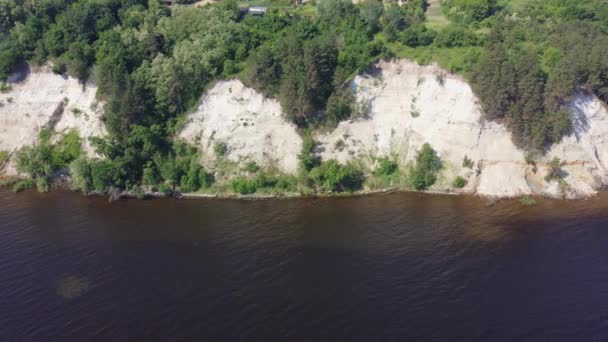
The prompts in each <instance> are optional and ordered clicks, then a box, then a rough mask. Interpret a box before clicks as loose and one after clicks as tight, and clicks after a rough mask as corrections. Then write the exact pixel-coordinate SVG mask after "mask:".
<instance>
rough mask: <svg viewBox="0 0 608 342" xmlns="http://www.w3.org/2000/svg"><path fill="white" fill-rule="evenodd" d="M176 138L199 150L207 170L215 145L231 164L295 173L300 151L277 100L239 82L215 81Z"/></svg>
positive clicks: (214, 157) (297, 137) (297, 141)
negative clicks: (222, 147) (223, 148)
mask: <svg viewBox="0 0 608 342" xmlns="http://www.w3.org/2000/svg"><path fill="white" fill-rule="evenodd" d="M179 137H181V138H183V139H185V140H186V141H189V142H192V143H194V144H195V145H197V146H198V147H200V150H201V152H202V156H203V164H205V165H206V166H211V167H213V165H214V163H215V161H216V155H215V153H214V146H215V144H217V143H223V144H225V145H226V147H227V154H226V157H227V158H228V159H229V160H231V161H234V162H247V161H254V162H256V163H258V164H259V165H261V166H266V167H276V168H277V169H279V170H281V171H283V172H287V173H295V172H296V171H297V168H298V159H297V155H298V153H300V149H301V148H302V139H301V138H300V136H299V135H298V133H297V132H296V127H295V126H294V125H293V124H291V123H289V122H287V121H286V120H285V119H284V117H283V115H282V111H281V105H280V104H279V103H278V101H276V100H272V99H267V98H265V97H264V96H263V95H262V94H259V93H258V92H256V91H255V90H253V89H251V88H247V87H245V86H244V85H243V83H241V82H240V81H238V80H231V81H222V82H218V83H217V84H216V85H215V86H214V87H213V88H212V89H211V90H209V92H208V93H207V94H206V95H205V96H204V97H203V99H202V101H201V104H200V106H199V107H198V109H197V110H196V112H195V113H193V114H192V115H190V117H189V119H188V122H187V123H186V126H185V127H184V129H183V130H182V131H181V133H180V134H179Z"/></svg>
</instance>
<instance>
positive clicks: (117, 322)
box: [0, 192, 608, 341]
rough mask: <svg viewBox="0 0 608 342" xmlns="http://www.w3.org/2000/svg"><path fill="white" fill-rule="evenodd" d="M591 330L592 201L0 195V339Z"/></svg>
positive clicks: (500, 335) (607, 300)
mask: <svg viewBox="0 0 608 342" xmlns="http://www.w3.org/2000/svg"><path fill="white" fill-rule="evenodd" d="M30 340H32V341H55V340H62V341H95V340H104V341H127V340H128V341H181V340H183V341H188V340H199V341H234V340H256V341H257V340H260V341H279V340H280V341H357V340H359V341H370V340H374V341H375V340H382V341H606V340H608V196H607V195H606V194H604V195H602V196H600V197H599V198H595V199H591V200H586V201H573V202H562V201H548V200H547V201H541V202H539V204H538V205H537V206H535V207H523V206H522V205H521V204H519V202H517V201H502V202H498V203H495V204H491V203H490V202H489V201H487V200H484V199H479V198H472V197H451V196H429V195H422V194H392V195H386V196H377V197H361V198H335V199H306V200H299V199H298V200H269V201H233V200H149V201H136V200H128V201H127V200H125V201H119V202H115V203H108V201H107V199H106V198H101V197H97V198H86V197H82V196H80V195H78V194H74V193H61V192H54V193H50V194H37V193H34V192H27V193H23V194H19V195H14V194H12V193H8V192H0V341H30Z"/></svg>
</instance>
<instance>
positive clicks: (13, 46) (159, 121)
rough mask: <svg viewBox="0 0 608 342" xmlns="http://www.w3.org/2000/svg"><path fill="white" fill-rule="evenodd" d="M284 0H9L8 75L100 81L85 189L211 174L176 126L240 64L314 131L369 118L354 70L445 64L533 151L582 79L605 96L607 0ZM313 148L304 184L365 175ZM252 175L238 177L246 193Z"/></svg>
mask: <svg viewBox="0 0 608 342" xmlns="http://www.w3.org/2000/svg"><path fill="white" fill-rule="evenodd" d="M274 3H275V2H273V4H274ZM276 3H277V4H278V5H277V6H274V5H273V6H272V8H270V11H269V13H267V15H265V16H264V17H253V16H243V15H241V14H240V13H239V9H238V4H237V2H235V1H222V2H220V3H218V4H215V5H211V6H205V7H203V8H198V7H193V6H187V5H182V6H173V7H172V8H168V7H165V6H162V5H161V3H160V2H159V1H158V0H67V1H66V0H27V1H26V0H6V1H2V2H0V79H5V78H6V77H7V76H8V74H9V73H10V72H11V70H13V68H14V67H15V66H16V64H17V63H18V62H20V61H27V62H29V63H33V64H41V63H43V62H45V61H49V60H50V61H52V62H53V64H54V68H55V71H56V72H58V73H63V72H67V73H69V74H71V75H72V76H75V77H78V78H79V79H81V80H83V81H84V80H86V79H94V80H95V82H96V83H97V85H98V87H99V94H98V95H99V97H101V98H102V99H104V100H105V101H106V103H107V105H106V108H105V118H104V119H105V123H106V126H107V128H108V131H109V136H108V137H107V138H106V139H104V140H103V141H101V140H100V141H97V142H96V146H97V147H98V152H99V156H100V158H99V159H88V158H86V157H79V158H77V160H78V161H77V162H74V164H73V167H72V170H73V171H74V173H75V179H78V180H80V181H79V182H77V183H78V184H80V187H81V188H83V189H84V190H91V189H94V190H99V191H105V190H107V189H108V188H109V187H117V188H120V189H132V188H139V187H146V188H149V189H156V190H159V191H174V190H177V191H196V190H199V189H204V188H208V187H209V186H211V184H212V183H213V178H214V177H212V176H211V174H210V173H208V172H207V171H206V170H205V169H203V168H202V167H200V166H198V163H197V161H198V158H199V157H200V156H199V155H198V154H197V152H196V151H195V150H194V149H191V148H189V147H185V146H183V144H181V143H179V142H175V141H173V136H174V134H175V132H176V131H177V130H178V128H179V125H180V123H181V122H183V118H184V116H185V113H187V112H188V110H190V109H191V108H193V107H194V106H195V105H196V103H197V102H198V100H199V98H200V96H201V94H202V92H203V91H204V90H205V89H206V87H207V86H208V85H209V84H210V83H211V82H213V81H214V80H217V79H220V78H225V77H232V76H234V75H238V76H239V77H240V78H242V79H243V80H244V81H245V82H246V83H247V84H248V85H250V86H253V87H254V88H256V89H258V90H260V91H262V92H264V93H265V94H267V95H270V96H274V97H277V98H278V99H279V100H280V102H281V104H282V106H283V108H284V109H285V111H286V114H287V116H288V117H289V119H290V120H292V121H293V122H295V123H296V124H297V125H298V126H300V127H301V128H303V129H308V128H311V127H317V126H321V125H326V126H333V125H336V124H337V123H338V122H339V121H341V120H345V119H348V118H349V117H352V116H355V115H360V114H361V113H360V110H359V109H358V108H356V107H355V101H354V98H353V94H352V92H351V91H350V90H349V88H348V87H347V83H348V81H349V80H350V79H351V78H352V77H353V76H354V75H356V74H358V73H361V72H363V71H364V70H366V69H367V68H368V67H369V66H370V65H371V64H372V63H373V62H374V61H376V60H378V59H379V58H383V57H390V56H398V57H410V58H415V59H417V60H419V61H421V62H430V61H437V62H439V63H440V64H441V65H443V66H444V67H446V68H448V69H449V70H450V71H452V72H459V73H462V74H463V75H464V76H465V77H468V78H469V79H470V81H471V82H472V84H473V87H474V89H475V91H476V93H477V94H478V95H479V96H480V98H481V101H482V104H483V108H484V111H485V114H486V117H487V118H488V119H490V120H499V121H502V122H504V123H505V124H506V125H507V127H509V129H510V130H511V131H512V132H513V139H514V141H515V143H516V144H517V145H518V146H520V147H523V148H526V149H528V150H530V151H533V152H542V151H543V149H545V148H546V147H547V146H549V145H550V144H551V143H554V142H557V141H559V140H560V139H561V137H563V136H564V135H565V134H568V133H569V132H570V130H571V127H570V117H569V115H568V113H567V111H566V110H565V108H564V105H565V104H566V103H567V101H568V100H569V97H570V96H571V95H572V94H573V93H574V92H575V91H577V89H579V88H582V89H586V90H588V91H591V92H593V93H595V94H596V95H598V96H599V97H600V98H602V99H603V100H608V58H606V57H605V56H608V51H607V49H608V41H607V40H608V38H607V35H606V30H607V29H608V4H607V3H606V2H605V1H602V0H531V1H524V2H522V1H519V0H441V1H439V0H430V1H427V0H411V1H409V2H407V4H405V5H402V6H398V5H396V4H383V3H382V2H380V1H377V0H369V1H366V2H362V3H360V4H357V5H354V4H352V3H351V1H348V0H318V1H316V5H314V4H312V3H311V4H307V5H306V6H305V7H294V6H291V5H289V4H288V3H287V2H281V1H277V2H276ZM279 5H280V6H279ZM41 145H43V144H41ZM38 148H40V146H39V147H38ZM26 152H27V153H31V152H32V151H29V152H28V151H27V150H25V151H24V152H22V154H23V155H25V154H26ZM305 152H306V153H303V154H302V155H301V156H300V157H301V158H300V159H301V161H302V164H303V168H302V169H303V172H302V175H303V176H302V175H301V177H299V179H300V182H299V183H300V184H299V187H300V188H301V187H313V188H316V189H319V190H325V191H342V190H348V191H350V190H354V189H357V188H359V187H360V186H361V182H360V181H359V180H360V178H361V177H360V174H359V173H358V172H355V171H353V170H354V169H355V168H356V167H354V166H352V165H351V166H349V165H339V164H337V163H334V162H332V161H326V162H324V163H321V162H320V161H318V160H316V159H315V158H314V154H313V153H312V149H309V150H308V151H305ZM313 171H314V172H313ZM32 175H33V176H34V177H39V176H38V175H34V174H32ZM47 176H48V173H47V172H46V171H45V173H44V174H43V175H41V176H40V177H39V178H44V177H47ZM378 176H379V175H375V177H376V178H377V177H378ZM256 177H257V176H255V177H253V175H246V176H245V177H244V178H243V179H246V180H247V182H249V183H251V184H255V185H256V186H255V187H256V188H261V187H265V186H266V185H268V184H281V185H280V187H285V188H289V189H293V186H292V183H290V182H291V181H289V182H287V183H289V184H290V185H285V182H282V181H280V180H277V182H274V180H273V181H270V182H268V180H267V179H266V180H265V179H261V178H263V177H261V176H260V179H257V178H256ZM383 177H387V176H386V175H384V176H383ZM279 178H280V177H279ZM431 178H433V177H432V175H430V176H429V175H427V176H424V177H422V178H420V182H417V184H420V186H421V187H425V186H426V185H427V184H429V183H431V182H428V180H430V179H431ZM252 179H253V180H252ZM336 179H337V180H339V182H338V183H340V184H335V182H334V180H336ZM247 182H244V181H243V182H239V181H235V183H234V185H233V189H234V190H235V191H238V192H243V191H245V192H249V191H250V190H251V186H249V185H251V184H249V185H247V184H246V183H247ZM243 184H245V185H246V186H243ZM277 186H279V185H277ZM241 190H243V191H241Z"/></svg>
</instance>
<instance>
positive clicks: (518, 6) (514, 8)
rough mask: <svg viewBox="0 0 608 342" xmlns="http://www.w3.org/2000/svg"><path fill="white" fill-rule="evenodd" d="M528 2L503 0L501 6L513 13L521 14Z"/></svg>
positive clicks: (525, 0)
mask: <svg viewBox="0 0 608 342" xmlns="http://www.w3.org/2000/svg"><path fill="white" fill-rule="evenodd" d="M528 2H529V0H503V1H501V2H500V5H501V7H504V8H506V9H507V11H509V12H511V13H521V12H522V11H523V10H524V8H525V7H526V4H527V3H528Z"/></svg>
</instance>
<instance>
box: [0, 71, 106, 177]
mask: <svg viewBox="0 0 608 342" xmlns="http://www.w3.org/2000/svg"><path fill="white" fill-rule="evenodd" d="M10 86H11V90H10V91H8V92H5V93H0V150H3V151H9V152H14V151H15V150H17V149H19V148H21V147H23V146H25V145H32V144H34V143H35V142H36V139H37V137H38V132H39V131H40V129H42V128H43V127H52V128H54V129H55V131H57V132H64V131H67V130H70V129H76V130H78V132H79V134H80V136H81V137H82V138H83V143H84V145H85V146H84V147H85V149H86V150H87V152H88V153H92V149H91V146H90V144H89V142H88V138H89V137H92V136H102V135H104V134H105V132H106V131H105V127H104V125H103V122H102V121H101V105H99V106H98V105H97V103H96V101H95V92H96V91H97V88H96V87H94V86H92V85H87V86H85V87H83V86H82V85H81V84H80V83H79V82H78V80H76V79H73V78H70V77H62V76H60V75H56V74H53V73H52V72H51V71H50V67H48V66H45V67H42V68H39V69H38V70H35V71H33V72H30V73H29V74H27V76H26V78H25V79H24V80H22V81H19V82H14V83H10ZM6 171H7V172H11V168H10V167H9V168H8V169H7V170H6Z"/></svg>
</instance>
